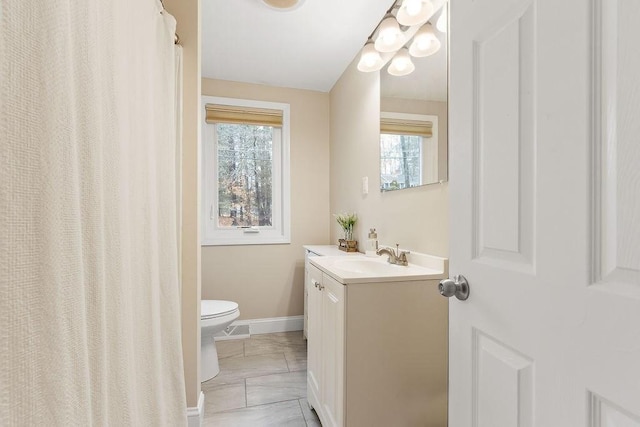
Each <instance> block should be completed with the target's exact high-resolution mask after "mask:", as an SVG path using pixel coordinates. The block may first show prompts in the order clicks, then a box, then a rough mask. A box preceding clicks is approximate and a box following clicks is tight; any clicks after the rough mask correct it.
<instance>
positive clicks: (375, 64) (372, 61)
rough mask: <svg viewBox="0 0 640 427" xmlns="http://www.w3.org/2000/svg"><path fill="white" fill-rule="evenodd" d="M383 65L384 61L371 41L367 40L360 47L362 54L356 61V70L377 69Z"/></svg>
mask: <svg viewBox="0 0 640 427" xmlns="http://www.w3.org/2000/svg"><path fill="white" fill-rule="evenodd" d="M383 65H384V61H383V60H382V57H381V56H380V52H378V51H377V50H376V48H375V46H374V45H373V42H372V41H371V40H369V41H368V42H367V44H365V45H364V48H362V54H361V55H360V61H359V62H358V70H360V71H363V72H370V71H378V70H379V69H381V68H382V66H383Z"/></svg>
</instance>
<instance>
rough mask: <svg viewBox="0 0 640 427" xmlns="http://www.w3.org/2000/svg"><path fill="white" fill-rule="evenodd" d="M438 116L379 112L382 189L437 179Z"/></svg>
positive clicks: (395, 188) (412, 185) (398, 187)
mask: <svg viewBox="0 0 640 427" xmlns="http://www.w3.org/2000/svg"><path fill="white" fill-rule="evenodd" d="M437 129H438V118H437V117H436V116H427V115H420V114H405V113H387V112H381V113H380V190H382V191H387V190H399V189H402V188H410V187H417V186H420V185H424V184H428V183H432V182H437V181H438V131H437Z"/></svg>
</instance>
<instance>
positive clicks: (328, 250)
mask: <svg viewBox="0 0 640 427" xmlns="http://www.w3.org/2000/svg"><path fill="white" fill-rule="evenodd" d="M353 255H356V256H357V255H361V254H360V253H358V252H343V251H341V250H340V249H338V247H337V246H336V245H305V246H304V329H303V334H304V337H305V338H306V337H307V329H308V319H309V312H308V306H309V301H308V300H309V286H310V282H309V258H313V257H316V256H353Z"/></svg>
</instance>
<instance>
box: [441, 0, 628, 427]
mask: <svg viewBox="0 0 640 427" xmlns="http://www.w3.org/2000/svg"><path fill="white" fill-rule="evenodd" d="M450 20H451V25H450V28H451V32H450V41H451V56H450V161H451V165H452V167H451V168H450V184H449V189H450V208H451V221H450V224H451V234H450V236H451V243H450V254H451V258H450V271H451V274H452V275H455V274H464V275H465V276H466V278H467V279H468V280H469V283H470V285H471V296H470V298H469V299H468V300H467V301H466V302H460V301H457V300H453V301H451V302H450V309H449V312H450V365H449V366H450V368H449V372H450V373H449V375H450V381H449V383H450V389H449V399H450V403H449V420H450V424H449V425H450V426H451V427H463V426H464V427H467V426H503V425H504V426H543V427H553V426H612V427H613V426H618V427H619V426H625V427H627V426H634V427H640V363H638V360H640V345H639V344H638V343H640V166H639V165H640V137H639V136H638V135H640V120H638V119H637V118H638V117H639V116H640V79H638V75H640V49H638V47H637V41H638V40H640V26H638V25H637V22H638V21H640V2H637V1H635V0H613V1H609V0H592V1H584V0H565V1H562V2H558V1H553V0H484V1H477V0H475V1H474V0H455V1H452V2H451V15H450Z"/></svg>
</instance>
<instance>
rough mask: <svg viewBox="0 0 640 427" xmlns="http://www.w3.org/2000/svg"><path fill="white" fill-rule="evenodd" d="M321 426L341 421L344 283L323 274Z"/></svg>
mask: <svg viewBox="0 0 640 427" xmlns="http://www.w3.org/2000/svg"><path fill="white" fill-rule="evenodd" d="M322 284H323V286H324V288H323V289H322V351H321V355H322V356H321V357H322V363H323V369H322V387H321V389H320V391H321V393H322V415H323V416H324V419H323V420H322V421H323V425H325V427H326V426H336V427H337V426H342V425H343V424H344V327H345V324H344V318H345V314H344V307H345V298H344V297H345V290H344V285H342V284H341V283H338V282H337V281H335V280H333V279H332V278H331V277H329V276H327V275H326V274H325V275H324V276H323V282H322Z"/></svg>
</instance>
